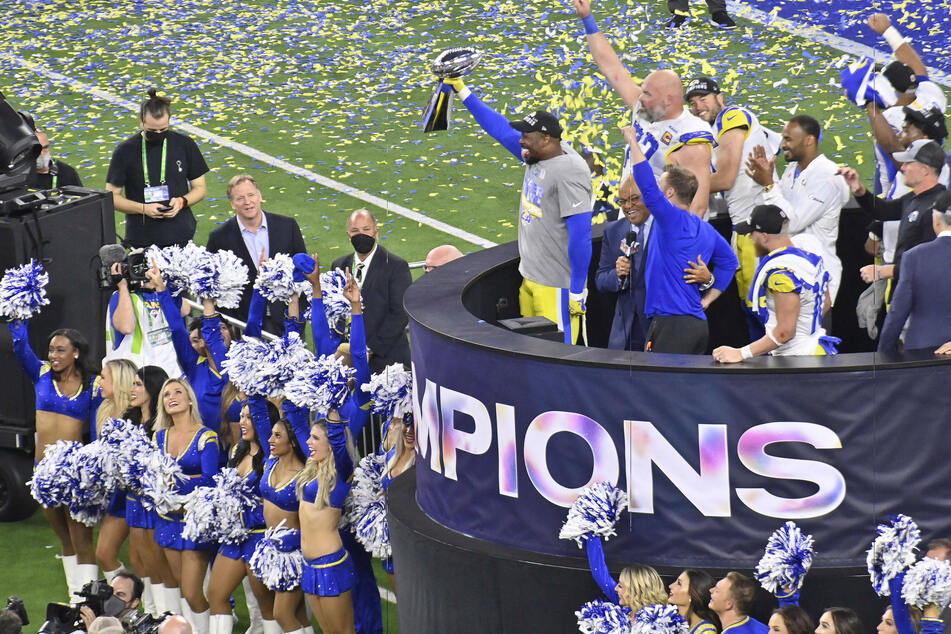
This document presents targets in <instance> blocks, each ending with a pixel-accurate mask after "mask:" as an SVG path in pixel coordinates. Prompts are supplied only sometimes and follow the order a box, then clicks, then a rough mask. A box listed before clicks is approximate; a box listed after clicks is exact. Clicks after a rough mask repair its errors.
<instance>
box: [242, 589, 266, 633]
mask: <svg viewBox="0 0 951 634" xmlns="http://www.w3.org/2000/svg"><path fill="white" fill-rule="evenodd" d="M241 585H242V586H243V587H244V599H245V601H246V602H247V604H248V618H249V619H250V621H251V624H250V625H249V626H248V629H247V630H245V632H244V634H266V633H265V632H264V626H263V625H262V622H263V620H264V619H263V618H262V616H261V606H259V605H258V598H257V597H256V596H254V591H253V590H251V582H250V581H248V578H247V577H245V578H244V581H242V582H241Z"/></svg>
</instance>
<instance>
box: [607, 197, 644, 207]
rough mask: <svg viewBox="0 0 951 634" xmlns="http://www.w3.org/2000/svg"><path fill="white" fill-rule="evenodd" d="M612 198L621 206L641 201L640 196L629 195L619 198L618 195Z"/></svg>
mask: <svg viewBox="0 0 951 634" xmlns="http://www.w3.org/2000/svg"><path fill="white" fill-rule="evenodd" d="M614 200H616V201H617V202H618V204H619V205H621V206H622V207H623V206H624V205H636V204H637V203H639V202H641V197H640V196H631V197H630V198H621V197H620V196H618V197H617V198H615V199H614Z"/></svg>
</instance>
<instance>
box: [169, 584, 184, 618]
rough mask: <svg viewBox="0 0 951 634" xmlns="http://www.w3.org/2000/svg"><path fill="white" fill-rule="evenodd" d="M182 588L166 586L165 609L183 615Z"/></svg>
mask: <svg viewBox="0 0 951 634" xmlns="http://www.w3.org/2000/svg"><path fill="white" fill-rule="evenodd" d="M182 603H183V601H182V589H181V588H168V587H166V588H165V611H166V612H171V613H172V614H178V615H179V616H181V615H182V614H183V612H182Z"/></svg>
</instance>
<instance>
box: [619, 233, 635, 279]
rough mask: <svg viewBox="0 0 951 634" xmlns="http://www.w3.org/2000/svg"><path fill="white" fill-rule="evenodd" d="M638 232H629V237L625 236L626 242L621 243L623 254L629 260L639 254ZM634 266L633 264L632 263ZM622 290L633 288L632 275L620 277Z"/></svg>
mask: <svg viewBox="0 0 951 634" xmlns="http://www.w3.org/2000/svg"><path fill="white" fill-rule="evenodd" d="M638 246H639V245H638V244H637V232H636V231H634V230H633V229H631V230H630V231H628V232H627V235H626V236H624V240H623V241H622V242H621V253H623V254H624V255H626V256H627V259H628V260H632V256H633V255H634V254H635V253H637V247H638ZM632 264H633V262H632ZM619 279H620V290H622V291H626V290H627V289H628V288H630V286H631V276H630V275H621V276H620V278H619Z"/></svg>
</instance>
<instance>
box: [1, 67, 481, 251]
mask: <svg viewBox="0 0 951 634" xmlns="http://www.w3.org/2000/svg"><path fill="white" fill-rule="evenodd" d="M0 58H3V59H6V60H9V61H10V62H12V63H14V64H16V65H17V66H20V67H22V68H25V69H27V70H30V71H32V72H34V73H36V74H38V75H41V76H43V77H45V78H47V79H49V80H51V81H55V82H58V83H61V84H66V85H67V86H69V87H71V88H73V89H74V90H76V91H78V92H82V93H85V94H89V95H92V96H94V97H96V98H98V99H102V100H103V101H106V102H109V103H111V104H114V105H117V106H122V107H123V108H126V109H128V110H132V111H133V112H138V111H139V104H137V103H134V102H132V101H129V100H128V99H123V98H122V97H119V96H118V95H113V94H112V93H109V92H106V91H104V90H100V89H98V88H96V87H95V86H92V85H90V84H87V83H84V82H81V81H79V80H76V79H72V78H71V77H67V76H66V75H63V74H62V73H57V72H56V71H53V70H50V69H49V68H46V67H45V66H44V65H42V64H39V63H36V62H32V61H30V60H27V59H24V58H22V57H18V56H16V55H11V54H9V53H3V52H0ZM172 123H173V124H174V125H175V127H177V128H178V129H180V130H184V131H185V132H188V133H189V134H192V135H194V136H198V137H201V138H203V139H207V140H209V141H212V142H214V143H217V144H218V145H221V146H224V147H226V148H230V149H232V150H234V151H236V152H239V153H241V154H244V155H245V156H250V157H251V158H253V159H255V160H258V161H260V162H262V163H267V164H268V165H271V166H273V167H278V168H280V169H282V170H284V171H286V172H288V173H291V174H294V175H296V176H301V177H303V178H306V179H307V180H309V181H311V182H313V183H317V184H319V185H323V186H324V187H327V188H329V189H333V190H335V191H338V192H340V193H342V194H346V195H347V196H351V197H353V198H356V199H358V200H362V201H363V202H365V203H369V204H371V205H374V206H375V207H379V208H380V209H383V210H385V211H389V212H392V213H394V214H397V215H400V216H403V217H404V218H408V219H410V220H414V221H416V222H418V223H420V224H423V225H427V226H429V227H432V228H433V229H436V230H437V231H442V232H443V233H448V234H449V235H451V236H453V237H456V238H459V239H460V240H465V241H466V242H469V243H471V244H475V245H478V246H480V247H485V248H488V247H494V246H496V243H495V242H492V241H491V240H486V239H485V238H482V237H480V236H477V235H475V234H474V233H469V232H468V231H465V230H463V229H459V228H458V227H454V226H452V225H450V224H448V223H445V222H442V221H441V220H436V219H435V218H430V217H429V216H426V215H423V214H421V213H419V212H418V211H413V210H412V209H407V208H406V207H403V206H402V205H397V204H396V203H393V202H390V201H388V200H386V199H383V198H380V197H379V196H374V195H373V194H370V193H367V192H365V191H362V190H359V189H357V188H355V187H351V186H349V185H345V184H344V183H341V182H338V181H335V180H333V179H331V178H327V177H326V176H321V175H320V174H318V173H316V172H312V171H311V170H308V169H304V168H303V167H298V166H297V165H294V164H292V163H288V162H287V161H285V160H283V159H279V158H277V157H276V156H271V155H270V154H267V153H265V152H262V151H260V150H256V149H254V148H253V147H250V146H248V145H245V144H244V143H239V142H237V141H232V140H231V139H228V138H225V137H223V136H219V135H217V134H215V133H214V132H209V131H208V130H205V129H203V128H199V127H196V126H193V125H191V124H189V123H185V122H184V121H181V120H180V119H176V118H174V117H173V118H172Z"/></svg>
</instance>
